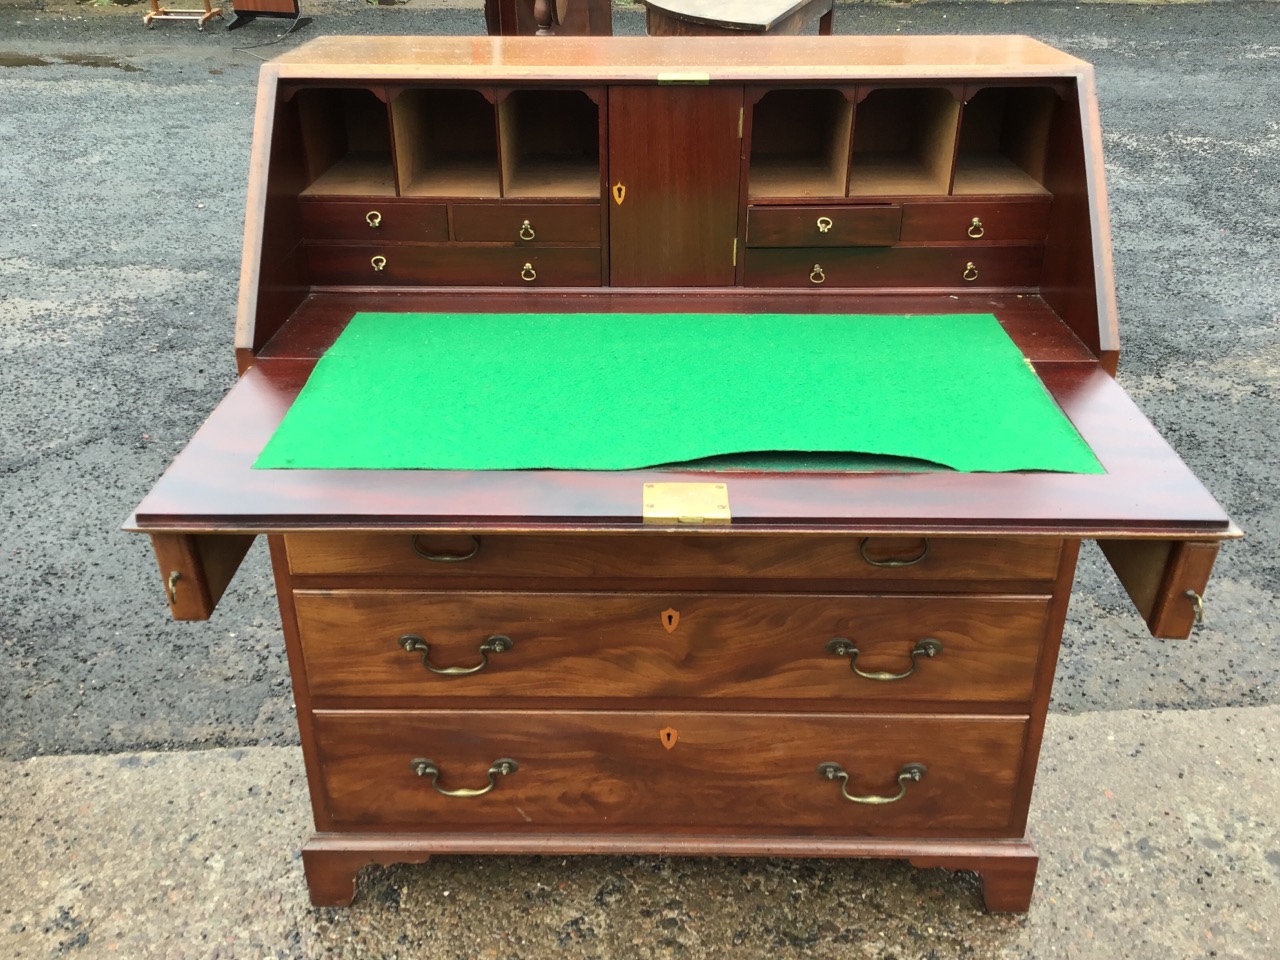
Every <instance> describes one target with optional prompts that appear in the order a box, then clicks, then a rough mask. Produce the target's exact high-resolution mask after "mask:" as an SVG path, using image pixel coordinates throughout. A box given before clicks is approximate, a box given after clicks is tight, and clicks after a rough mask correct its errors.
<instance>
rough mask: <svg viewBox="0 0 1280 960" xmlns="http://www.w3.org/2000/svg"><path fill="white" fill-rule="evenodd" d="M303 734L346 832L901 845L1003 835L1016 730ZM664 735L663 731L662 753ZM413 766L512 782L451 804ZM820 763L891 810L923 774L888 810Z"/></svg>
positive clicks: (698, 728) (565, 720) (802, 720)
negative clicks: (633, 835) (588, 832)
mask: <svg viewBox="0 0 1280 960" xmlns="http://www.w3.org/2000/svg"><path fill="white" fill-rule="evenodd" d="M314 722H315V731H316V739H317V751H318V756H319V759H320V765H321V770H322V778H323V782H324V793H325V797H326V800H327V804H328V810H329V812H330V814H331V816H332V823H333V824H334V825H343V826H346V827H349V828H354V829H387V828H392V829H405V828H412V829H414V830H417V831H421V832H424V833H433V832H436V831H440V830H447V829H449V828H457V827H465V828H468V829H472V830H481V831H494V832H497V831H511V830H516V831H519V832H537V831H539V830H548V829H550V830H555V829H560V830H563V829H564V828H566V827H587V828H590V827H607V828H608V829H609V830H610V831H611V832H617V831H625V830H627V829H628V828H645V827H654V826H661V827H663V828H664V829H667V830H670V831H671V832H673V833H681V832H689V831H699V832H709V833H736V832H739V831H742V832H748V833H750V832H771V833H776V832H778V831H779V830H780V829H785V830H786V831H787V832H788V833H796V832H806V833H810V834H821V833H829V834H838V835H842V836H866V835H877V836H912V837H921V836H923V837H938V836H980V835H983V834H984V833H986V834H994V833H997V832H999V831H1000V830H1001V829H1007V828H1008V825H1009V823H1010V821H1011V819H1012V817H1013V794H1014V787H1015V786H1016V783H1017V779H1018V775H1017V770H1018V767H1019V760H1020V758H1021V755H1022V749H1023V739H1024V736H1025V727H1026V722H1025V720H1024V719H1023V718H1019V717H1001V718H995V717H965V718H945V719H944V718H935V717H911V716H897V715H892V716H891V715H878V716H862V717H853V716H840V715H835V714H827V715H803V714H801V715H794V714H793V715H778V714H742V713H711V712H704V713H675V712H672V713H667V712H630V711H610V712H596V711H591V712H568V711H565V712H547V713H524V712H515V711H504V710H484V711H462V710H451V711H419V712H388V711H371V712H363V711H342V712H330V711H323V710H322V711H317V712H316V714H315V721H314ZM665 728H673V729H674V730H675V731H676V733H677V736H676V742H675V744H674V746H672V747H671V748H670V749H668V748H667V747H666V746H664V744H663V742H662V739H661V737H660V732H661V731H662V730H663V729H665ZM419 757H421V758H424V759H430V760H434V761H435V762H436V764H437V765H438V766H439V768H440V770H441V783H440V786H441V787H443V788H445V789H458V788H477V787H479V786H483V785H484V784H485V783H486V782H487V777H486V775H485V771H486V770H487V769H488V768H489V765H490V764H492V763H493V762H494V761H495V760H498V759H499V758H502V757H510V758H512V759H514V760H515V761H516V762H517V763H518V764H519V769H518V770H517V771H516V772H515V773H512V774H510V775H509V776H505V777H499V778H498V783H497V786H496V787H495V788H494V789H493V791H492V792H490V793H488V794H486V795H485V796H483V797H473V798H467V799H460V798H457V797H445V796H441V795H440V794H438V793H436V792H435V791H434V790H433V789H432V788H431V784H430V778H423V777H419V776H417V775H415V773H414V772H413V770H412V769H411V767H410V761H412V760H413V759H415V758H419ZM826 761H832V762H835V763H839V764H840V765H841V766H842V767H844V768H845V770H846V771H848V772H849V774H850V783H849V790H850V793H854V794H877V795H883V796H893V795H894V794H895V793H896V792H897V789H898V784H897V779H896V778H897V775H898V772H899V770H900V769H901V768H902V766H903V765H904V764H906V763H913V762H914V763H923V764H924V765H925V766H926V767H927V772H926V773H925V775H924V778H923V779H922V780H921V781H920V782H919V783H914V784H912V785H910V786H909V787H908V790H907V793H906V795H905V796H904V797H903V798H902V799H901V800H900V801H898V802H897V803H891V804H885V805H881V806H864V805H859V804H855V803H851V802H849V801H847V800H845V799H844V798H843V797H841V795H840V784H839V783H838V782H832V781H828V780H824V779H822V778H821V777H819V776H818V764H820V763H823V762H826ZM744 800H746V801H747V802H744Z"/></svg>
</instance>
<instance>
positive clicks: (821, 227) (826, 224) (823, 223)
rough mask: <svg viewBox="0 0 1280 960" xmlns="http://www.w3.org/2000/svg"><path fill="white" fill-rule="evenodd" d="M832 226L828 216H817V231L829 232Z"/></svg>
mask: <svg viewBox="0 0 1280 960" xmlns="http://www.w3.org/2000/svg"><path fill="white" fill-rule="evenodd" d="M832 226H833V224H832V223H831V218H830V217H819V218H818V232H819V233H830V232H831V227H832Z"/></svg>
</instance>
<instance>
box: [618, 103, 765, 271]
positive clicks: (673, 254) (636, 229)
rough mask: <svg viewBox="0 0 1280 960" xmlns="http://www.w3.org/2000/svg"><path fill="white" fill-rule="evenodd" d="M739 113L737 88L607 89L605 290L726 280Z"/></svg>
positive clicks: (734, 219) (734, 227) (738, 162)
mask: <svg viewBox="0 0 1280 960" xmlns="http://www.w3.org/2000/svg"><path fill="white" fill-rule="evenodd" d="M741 114H742V88H741V87H711V86H707V87H702V86H696V87H688V86H657V87H652V86H644V87H624V86H617V87H613V88H611V89H610V91H609V200H608V201H607V203H608V204H609V263H610V266H609V275H610V283H611V284H612V285H613V286H618V287H634V286H647V287H654V286H732V284H733V281H734V255H735V251H734V238H735V237H736V235H737V231H738V179H739V176H740V174H741V167H742V138H741V136H740V133H739V131H740V129H741V127H740V122H741ZM673 145H676V146H674V148H673Z"/></svg>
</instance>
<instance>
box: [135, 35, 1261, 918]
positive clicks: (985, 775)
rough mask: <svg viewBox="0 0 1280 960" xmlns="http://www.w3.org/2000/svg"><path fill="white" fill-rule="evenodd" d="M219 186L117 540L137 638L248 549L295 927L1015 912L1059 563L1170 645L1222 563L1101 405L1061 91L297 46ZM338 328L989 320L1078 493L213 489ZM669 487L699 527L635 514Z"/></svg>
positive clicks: (1060, 84) (1104, 270)
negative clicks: (445, 898) (264, 575)
mask: <svg viewBox="0 0 1280 960" xmlns="http://www.w3.org/2000/svg"><path fill="white" fill-rule="evenodd" d="M250 177H251V179H250V185H249V198H248V214H247V222H246V234H245V250H244V261H243V273H242V279H241V292H240V302H239V315H238V321H237V329H236V357H237V361H238V364H239V368H240V372H241V374H242V376H241V379H240V381H239V383H238V384H237V385H236V386H235V388H234V389H233V390H232V391H231V392H230V393H229V395H228V396H227V397H226V398H225V399H224V400H223V401H222V403H221V404H220V405H219V406H218V408H217V409H216V410H214V411H213V413H212V414H211V416H210V417H209V420H208V421H207V423H206V424H205V425H204V427H202V428H201V430H200V431H199V432H198V433H197V434H196V436H195V437H194V438H193V439H192V441H191V443H190V445H189V446H188V447H187V449H186V450H185V451H184V452H183V453H182V454H181V455H180V456H179V457H178V458H177V459H176V460H175V462H174V463H173V465H172V467H171V468H170V469H169V470H168V471H167V472H166V474H165V475H164V476H163V477H162V478H161V479H160V480H159V482H158V483H157V484H156V486H155V488H154V489H153V490H152V491H151V493H150V494H149V495H148V496H147V497H146V499H145V500H144V501H143V502H142V504H141V505H139V507H138V508H137V510H136V512H135V514H134V515H133V516H132V517H131V518H130V519H129V521H128V522H127V524H126V526H127V528H128V529H131V530H137V531H142V532H145V533H147V534H149V535H150V536H151V538H152V541H153V544H154V547H155V551H156V555H157V558H158V561H159V569H160V573H161V577H162V580H163V583H164V588H165V591H166V595H167V598H168V601H169V606H170V609H171V612H172V614H173V616H175V617H177V618H179V619H199V618H206V617H208V616H209V615H210V613H211V611H212V609H213V607H214V605H215V604H216V602H217V601H218V599H219V597H220V596H221V594H222V592H223V591H224V589H225V588H226V586H227V584H228V582H229V580H230V578H231V576H232V574H233V573H234V571H235V569H236V567H237V566H238V564H239V562H240V559H241V558H242V557H243V555H244V552H245V550H246V549H247V548H248V546H249V543H250V542H251V541H252V539H253V538H254V536H256V535H258V534H266V535H267V536H268V538H269V541H270V548H271V555H272V560H273V565H274V570H275V577H276V583H277V588H278V592H279V599H280V609H281V615H282V621H283V628H284V636H285V641H286V644H287V648H288V657H289V664H290V669H291V672H292V677H293V685H294V693H295V697H296V703H297V708H298V722H299V728H300V731H301V738H302V748H303V754H304V757H305V760H306V768H307V775H308V779H309V783H310V789H311V800H312V806H313V811H314V817H315V825H316V833H315V834H314V836H312V837H311V838H310V839H309V840H308V841H307V842H306V844H305V846H304V848H303V858H304V861H305V866H306V873H307V880H308V884H309V886H310V890H311V896H312V900H313V902H315V903H317V904H343V903H349V902H350V900H351V898H352V896H353V895H354V879H355V875H356V873H357V872H358V870H359V869H360V868H361V867H363V866H364V865H366V864H369V863H391V862H397V861H421V860H425V859H426V858H427V857H429V856H430V855H431V854H434V853H474V854H502V853H557V854H575V853H606V852H607V853H627V852H661V853H671V854H702V855H715V854H723V855H748V854H749V855H778V856H824V857H831V856H851V857H898V858H907V859H909V860H911V861H912V862H913V863H916V864H919V865H934V866H945V867H951V868H958V869H972V870H976V871H978V872H979V873H980V874H981V876H982V878H983V881H984V895H985V899H986V903H987V906H988V907H989V908H990V909H993V910H1025V909H1026V908H1027V906H1028V904H1029V902H1030V899H1031V893H1032V887H1033V884H1034V878H1035V872H1036V864H1037V857H1036V853H1035V851H1034V848H1033V846H1032V844H1031V841H1030V840H1029V839H1028V835H1027V820H1028V810H1029V806H1030V802H1031V796H1032V787H1033V783H1034V780H1035V772H1036V766H1037V761H1038V755H1039V750H1040V742H1041V735H1042V732H1043V729H1044V722H1045V714H1046V711H1047V707H1048V702H1049V694H1050V689H1051V685H1052V682H1053V674H1054V668H1055V664H1056V659H1057V653H1058V644H1059V639H1060V637H1061V633H1062V626H1063V621H1064V617H1065V614H1066V608H1067V604H1068V601H1069V596H1070V589H1071V583H1072V576H1073V573H1074V569H1075V562H1076V557H1077V551H1078V548H1079V545H1080V542H1081V540H1082V539H1086V538H1092V539H1096V540H1098V541H1099V542H1100V543H1101V545H1102V547H1103V550H1104V551H1105V553H1106V555H1107V557H1108V559H1109V560H1110V562H1111V564H1112V565H1113V567H1114V568H1115V570H1116V572H1117V574H1118V575H1119V577H1120V579H1121V581H1122V582H1123V583H1124V584H1125V586H1126V588H1127V589H1128V591H1129V593H1130V595H1131V596H1132V597H1133V600H1134V602H1135V605H1136V607H1137V609H1138V611H1139V613H1140V614H1141V615H1142V616H1143V618H1144V619H1145V620H1146V622H1147V624H1148V625H1149V627H1150V630H1151V632H1152V634H1153V635H1155V636H1160V637H1185V636H1186V635H1187V634H1188V633H1189V631H1190V630H1191V627H1192V623H1193V619H1194V618H1195V616H1196V615H1197V612H1198V610H1199V606H1200V603H1201V597H1202V595H1203V593H1204V590H1205V585H1206V582H1207V580H1208V577H1209V573H1210V569H1211V567H1212V564H1213V560H1214V557H1215V555H1216V553H1217V549H1218V545H1219V543H1220V541H1222V540H1225V539H1229V538H1232V537H1235V536H1238V535H1239V531H1238V530H1236V529H1235V527H1234V526H1233V525H1232V524H1231V523H1230V521H1229V520H1228V518H1227V517H1226V516H1225V515H1224V514H1223V512H1222V510H1221V509H1220V508H1219V507H1218V505H1217V504H1216V503H1215V502H1214V500H1213V499H1212V497H1211V496H1210V495H1209V494H1208V493H1207V492H1206V491H1205V490H1204V488H1203V487H1202V486H1201V485H1200V484H1199V483H1198V482H1197V481H1196V479H1195V478H1194V477H1193V476H1192V475H1191V474H1190V472H1189V471H1188V470H1187V468H1186V466H1185V465H1184V464H1183V463H1182V462H1181V460H1179V459H1178V457H1177V456H1176V454H1174V453H1173V451H1172V450H1170V448H1169V447H1168V445H1167V444H1166V443H1165V442H1164V441H1163V440H1162V439H1161V438H1160V437H1159V435H1158V434H1157V433H1156V431H1155V430H1154V428H1153V427H1152V426H1151V425H1150V423H1148V422H1147V421H1146V419H1145V418H1143V416H1142V415H1141V413H1140V412H1139V411H1138V410H1137V409H1136V407H1135V406H1134V404H1133V403H1132V401H1131V400H1130V399H1129V398H1128V397H1127V396H1126V395H1125V393H1124V391H1123V390H1122V389H1120V388H1119V387H1118V386H1117V385H1116V383H1115V381H1114V379H1113V375H1114V373H1115V369H1116V362H1117V357H1118V334H1117V330H1118V324H1117V318H1116V311H1115V299H1114V292H1113V280H1112V265H1111V252H1110V241H1109V227H1108V220H1107V208H1106V193H1105V189H1104V186H1103V177H1102V166H1101V159H1100V133H1099V129H1098V119H1097V108H1096V103H1095V99H1094V88H1093V75H1092V71H1091V68H1090V67H1089V66H1088V65H1087V64H1086V63H1083V62H1082V61H1079V60H1077V59H1074V58H1072V57H1070V56H1067V55H1065V54H1063V53H1060V52H1058V51H1055V50H1053V49H1051V48H1049V47H1046V46H1044V45H1043V44H1040V43H1037V42H1035V41H1033V40H1029V39H1026V38H1020V37H922V38H903V37H895V38H876V37H864V38H846V37H823V38H820V39H818V38H779V39H777V40H769V41H758V40H741V41H739V40H733V39H728V40H726V39H719V38H716V39H703V38H636V39H626V38H536V39H535V38H520V37H509V38H503V37H494V38H452V39H450V38H421V37H418V38H403V39H380V38H337V37H331V38H324V39H321V40H316V41H313V42H312V43H309V44H307V45H305V46H303V47H301V48H299V49H298V50H295V51H292V52H289V53H286V54H285V55H283V56H281V57H280V58H278V59H276V60H274V61H272V62H271V63H268V64H266V65H265V66H264V67H263V70H262V76H261V83H260V87H259V95H258V107H257V120H256V127H255V133H254V146H253V157H252V164H251V170H250ZM368 310H373V311H440V310H445V311H462V312H474V311H483V312H488V313H495V312H496V313H506V314H510V315H511V322H512V323H513V324H518V323H520V315H521V314H522V313H528V312H546V311H587V312H595V313H609V312H614V311H626V312H631V313H644V312H671V311H679V312H715V313H730V312H737V313H745V312H762V311H770V312H778V313H803V312H810V311H812V312H823V313H849V314H853V313H891V314H912V313H916V314H919V313H960V312H968V313H992V314H994V315H995V317H996V318H997V319H998V320H999V322H1000V323H1001V324H1002V325H1003V327H1004V329H1005V330H1006V332H1007V333H1008V334H1009V336H1010V337H1011V338H1012V340H1013V341H1014V342H1015V343H1016V344H1017V345H1018V346H1019V347H1020V348H1021V350H1022V351H1023V353H1024V354H1025V356H1026V359H1027V361H1028V362H1029V363H1030V364H1032V366H1033V368H1034V369H1035V370H1036V372H1037V373H1038V374H1039V375H1040V377H1041V379H1042V380H1043V382H1044V384H1045V386H1046V388H1047V389H1048V391H1049V392H1050V393H1051V395H1052V396H1053V397H1054V399H1055V400H1056V401H1057V402H1058V403H1059V404H1060V405H1061V407H1062V409H1063V411H1064V412H1065V413H1066V414H1067V416H1068V417H1069V418H1070V419H1071V420H1072V422H1073V423H1074V424H1075V426H1076V428H1077V429H1078V430H1079V431H1080V433H1081V435H1082V436H1083V437H1084V439H1085V440H1086V441H1087V442H1088V443H1089V445H1090V446H1091V448H1092V449H1093V451H1094V453H1095V454H1096V455H1097V457H1098V459H1099V460H1100V462H1101V463H1102V465H1103V467H1104V468H1105V472H1104V473H1102V474H1099V475H1070V474H1053V473H1035V472H1024V473H999V474H973V473H970V474H966V473H957V472H952V471H945V470H927V471H922V472H904V471H902V470H900V469H896V468H881V469H874V470H868V471H863V472H839V471H817V470H812V469H811V470H808V471H805V470H798V471H781V470H770V471H766V470H754V471H753V470H743V471H733V472H725V471H722V472H707V471H705V470H704V471H697V470H693V469H691V468H684V469H681V468H678V467H671V468H667V469H652V470H639V471H631V472H601V473H586V472H572V471H500V472H451V471H390V470H363V471H347V470H339V471H315V470H254V469H252V463H253V461H254V459H255V458H256V456H257V454H258V452H259V450H260V449H261V448H262V446H263V444H264V443H265V442H266V441H267V439H268V438H269V437H270V436H271V434H272V432H273V431H274V429H275V427H276V425H277V424H278V423H279V422H280V420H281V418H282V417H283V415H284V413H285V411H286V410H287V409H288V407H289V405H290V403H291V402H292V399H293V398H294V397H295V396H296V395H297V393H298V391H299V389H300V388H301V387H302V385H303V383H304V382H305V381H306V378H307V376H308V374H309V372H310V371H311V368H312V367H313V366H314V364H315V362H316V360H317V359H318V358H319V357H320V356H321V355H322V354H323V353H324V351H325V349H326V348H327V347H328V346H329V345H330V344H332V343H333V341H334V340H335V338H336V337H337V336H338V334H339V333H340V332H341V331H342V329H343V327H344V326H345V324H346V323H347V321H348V320H349V319H350V318H351V316H352V315H353V314H354V313H356V312H358V311H368ZM495 349H500V344H495ZM680 362H683V358H676V359H675V360H673V367H672V370H671V371H655V374H654V375H655V384H657V385H658V386H656V387H655V389H660V380H661V377H662V376H667V375H678V368H679V363H680ZM850 376H851V382H852V381H853V380H855V379H856V371H851V373H850ZM679 482H685V483H691V484H699V485H701V486H699V487H697V488H695V489H698V490H702V491H707V490H708V489H710V490H712V491H715V492H716V493H717V494H718V496H716V497H714V501H719V500H724V501H725V503H723V504H718V503H717V504H716V505H715V506H714V507H713V508H711V509H698V508H679V507H677V509H676V510H675V511H674V513H670V514H668V515H665V516H664V515H661V512H660V511H659V510H656V509H652V508H653V507H654V502H655V501H657V500H660V499H662V498H663V496H665V494H666V493H668V492H669V488H666V487H657V488H655V487H653V486H649V485H652V484H668V483H679ZM655 491H656V493H655ZM714 501H713V502H714ZM721 507H724V508H726V509H724V510H723V511H721V510H720V508H721ZM726 521H727V522H726Z"/></svg>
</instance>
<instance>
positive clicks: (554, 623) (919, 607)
mask: <svg viewBox="0 0 1280 960" xmlns="http://www.w3.org/2000/svg"><path fill="white" fill-rule="evenodd" d="M294 606H295V609H296V611H297V616H298V624H299V632H300V635H301V637H302V650H303V655H304V658H305V660H306V670H307V678H308V683H309V685H310V688H311V694H312V697H313V698H314V699H316V700H320V699H324V701H325V703H329V701H330V700H331V699H336V698H341V699H344V700H347V701H350V700H353V699H361V698H363V699H365V700H370V699H373V698H377V699H378V700H380V701H385V700H388V699H392V698H405V699H419V700H422V701H435V700H449V701H456V700H458V699H467V698H493V697H501V698H502V702H504V703H509V702H510V698H513V697H518V698H525V699H526V700H528V701H545V703H546V705H551V704H554V703H556V702H557V701H564V700H565V699H583V700H602V699H605V700H607V699H610V698H627V699H636V698H641V699H668V700H670V699H685V700H688V701H690V702H693V701H697V700H698V699H700V698H702V699H705V700H708V701H718V700H724V699H726V698H753V697H754V698H764V699H770V700H775V699H776V700H783V701H785V700H813V701H821V702H823V703H825V704H826V705H827V706H826V709H829V710H866V709H870V708H873V707H874V706H875V705H876V704H883V703H886V702H893V703H895V704H897V705H899V706H901V705H904V704H910V705H914V706H915V707H916V708H917V709H918V708H919V707H920V705H921V704H936V703H939V702H951V703H954V702H957V701H960V702H965V703H977V702H987V703H1002V704H1005V705H1006V706H1005V707H1004V708H1002V709H1007V708H1008V706H1007V705H1009V704H1021V705H1022V706H1023V709H1024V710H1025V708H1026V705H1027V704H1028V703H1029V702H1030V700H1031V694H1032V689H1033V684H1034V680H1035V672H1036V664H1037V662H1038V660H1039V656H1040V647H1041V643H1042V641H1043V639H1044V633H1045V627H1046V622H1047V617H1048V598H1047V597H1038V598H1030V597H939V596H919V595H917V596H896V597H874V596H865V597H864V596H816V597H815V596H787V595H783V596H776V595H768V594H766V595H759V594H750V595H743V594H681V593H575V594H556V593H551V594H548V593H500V592H482V593H460V594H455V593H444V594H438V593H424V592H416V591H399V590H397V591H359V590H337V591H313V590H300V591H296V592H295V594H294ZM669 611H670V613H669ZM406 634H413V635H416V636H419V637H421V638H423V640H424V641H425V642H426V643H427V644H429V647H430V650H429V657H430V662H431V663H432V665H433V666H436V667H437V668H441V667H472V666H475V665H477V664H479V663H480V662H481V658H480V654H479V653H478V650H479V647H480V645H481V644H483V643H485V642H486V641H487V640H488V639H489V638H490V637H493V636H495V635H502V636H505V637H508V638H509V639H510V640H511V642H512V643H513V646H512V648H511V649H510V650H507V651H505V652H503V653H500V654H490V655H489V657H488V663H487V664H486V665H485V667H484V668H483V669H482V670H480V671H478V672H476V673H473V674H469V675H466V676H441V675H438V674H435V673H432V672H431V671H429V670H427V669H426V668H425V667H424V666H423V663H422V656H423V655H422V654H421V653H416V652H407V651H406V650H405V649H404V648H403V647H402V646H401V644H400V642H399V641H400V638H401V637H402V636H404V635H406ZM834 637H843V638H847V639H848V641H849V642H850V644H852V645H854V646H856V648H857V649H858V651H859V656H858V658H857V666H858V668H859V669H860V670H862V671H864V672H875V671H883V672H888V673H894V674H899V673H904V672H907V671H910V670H911V668H912V659H911V651H912V649H913V648H914V647H915V645H916V644H917V643H918V642H919V641H921V640H923V639H926V638H931V639H935V640H937V641H938V642H939V643H940V644H941V648H942V649H941V652H940V653H938V654H937V655H936V656H934V657H931V658H930V657H925V656H920V657H919V658H918V664H917V667H916V669H915V672H914V673H912V674H911V675H910V676H908V677H906V678H905V679H902V680H892V681H881V680H869V679H866V678H865V677H860V676H858V675H857V674H856V673H854V672H853V670H852V669H850V663H849V658H848V657H846V656H838V655H836V654H834V653H832V652H831V651H830V650H829V649H828V648H827V644H828V642H829V641H830V640H831V639H832V638H834ZM348 705H350V704H348Z"/></svg>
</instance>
